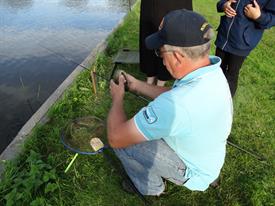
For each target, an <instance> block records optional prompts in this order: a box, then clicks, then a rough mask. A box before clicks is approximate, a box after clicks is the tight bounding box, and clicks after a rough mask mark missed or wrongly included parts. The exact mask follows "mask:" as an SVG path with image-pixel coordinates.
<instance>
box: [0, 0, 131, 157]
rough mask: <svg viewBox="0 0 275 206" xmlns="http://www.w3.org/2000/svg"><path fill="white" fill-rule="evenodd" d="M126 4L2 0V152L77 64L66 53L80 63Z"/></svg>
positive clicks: (99, 0)
mask: <svg viewBox="0 0 275 206" xmlns="http://www.w3.org/2000/svg"><path fill="white" fill-rule="evenodd" d="M128 9H129V7H128V0H78V1H77V0H51V1H41V0H0V19H1V24H0V31H1V32H0V35H1V36H0V152H1V151H2V150H3V149H4V147H5V146H6V145H7V144H8V143H9V142H10V141H11V140H12V138H13V137H14V136H15V135H16V134H17V132H18V130H19V129H20V128H21V126H22V125H23V124H24V123H25V122H26V121H27V120H28V119H29V118H30V116H31V115H32V114H33V112H34V111H35V110H36V109H38V108H39V106H40V105H41V104H42V103H43V102H44V101H45V100H46V99H47V98H48V96H49V95H50V94H51V93H52V92H53V91H54V90H55V89H56V88H57V87H58V85H60V83H61V82H62V81H63V80H64V79H65V78H66V76H68V75H69V74H70V73H71V71H72V70H73V69H74V68H75V66H76V65H75V64H73V63H72V62H69V61H67V60H66V59H64V58H62V56H65V57H66V58H68V59H71V60H73V61H74V62H79V63H81V62H82V60H83V59H85V57H86V56H87V55H88V54H89V53H90V52H91V51H92V50H93V48H95V47H96V45H97V44H98V43H99V42H100V41H101V40H103V39H104V38H105V37H106V36H107V35H108V33H109V32H110V31H111V30H112V28H113V27H114V26H115V25H116V24H117V23H118V22H119V21H120V19H121V18H122V16H123V15H124V14H125V13H126V12H127V11H128ZM47 48H48V49H47ZM51 51H54V52H51ZM57 54H60V55H57Z"/></svg>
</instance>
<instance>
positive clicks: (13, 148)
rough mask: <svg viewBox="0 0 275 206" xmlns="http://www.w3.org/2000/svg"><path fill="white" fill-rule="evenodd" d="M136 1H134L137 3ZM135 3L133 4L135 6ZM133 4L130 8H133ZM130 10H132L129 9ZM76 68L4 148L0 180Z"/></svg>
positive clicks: (78, 69)
mask: <svg viewBox="0 0 275 206" xmlns="http://www.w3.org/2000/svg"><path fill="white" fill-rule="evenodd" d="M137 2H138V1H136V3H137ZM136 3H135V4H136ZM135 4H134V5H133V6H132V7H134V6H135ZM131 10H132V8H131ZM128 14H129V12H127V13H126V14H125V15H124V16H123V17H122V19H121V20H120V21H119V22H118V24H117V26H115V27H114V28H113V29H112V30H111V31H110V33H109V34H108V35H107V37H106V38H105V39H104V40H102V41H101V42H100V43H99V44H98V45H97V46H96V48H95V49H93V50H92V52H91V53H90V54H89V55H88V57H86V58H85V59H84V61H83V62H82V63H80V64H79V65H82V66H84V67H87V68H89V67H90V66H91V65H92V64H93V63H94V62H95V60H96V56H97V55H98V54H99V53H100V52H102V51H104V50H105V49H106V47H107V39H108V38H109V37H110V36H111V35H112V34H113V33H114V32H115V31H116V30H117V29H118V28H119V27H120V26H121V25H122V24H123V23H124V21H125V18H126V17H127V15H128ZM79 65H78V66H77V67H76V68H75V69H74V70H73V71H72V73H71V74H70V75H69V76H68V77H67V78H66V79H65V80H64V81H63V82H62V83H61V85H60V86H59V87H58V88H57V89H56V90H55V91H54V92H53V93H52V94H51V95H50V97H49V98H48V99H47V100H46V101H45V102H44V103H43V104H42V106H41V107H40V108H39V109H38V110H37V111H36V112H35V113H34V114H33V115H32V117H31V118H30V119H29V120H28V121H27V122H26V123H25V124H24V126H23V127H22V128H21V129H20V130H19V132H18V133H17V135H16V137H15V138H14V139H13V141H12V142H11V143H10V144H9V145H8V146H7V147H6V149H5V150H4V151H3V152H2V153H1V155H0V180H1V178H2V174H3V172H4V171H5V162H7V161H10V160H13V159H15V158H16V157H17V156H18V155H19V154H20V153H21V152H22V149H23V144H24V142H25V141H26V139H27V138H28V136H29V135H30V134H31V132H32V130H33V128H34V127H35V126H36V125H37V124H38V123H39V122H43V121H42V120H43V119H44V118H45V117H46V115H47V112H48V110H49V109H50V108H51V107H52V106H53V105H54V103H56V102H57V100H59V99H60V97H61V96H62V95H63V93H64V92H65V91H66V89H67V88H68V87H69V86H70V85H71V84H72V83H73V81H74V80H75V79H76V77H77V76H78V75H79V74H80V72H81V71H83V70H84V68H83V67H82V66H79Z"/></svg>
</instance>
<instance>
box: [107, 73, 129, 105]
mask: <svg viewBox="0 0 275 206" xmlns="http://www.w3.org/2000/svg"><path fill="white" fill-rule="evenodd" d="M125 82H126V79H125V78H124V76H123V75H120V76H119V82H118V84H116V83H115V82H114V80H111V81H110V93H111V96H112V99H113V101H122V99H123V97H124V94H125V86H124V84H125Z"/></svg>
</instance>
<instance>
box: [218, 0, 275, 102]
mask: <svg viewBox="0 0 275 206" xmlns="http://www.w3.org/2000/svg"><path fill="white" fill-rule="evenodd" d="M217 10H218V12H224V13H225V15H224V16H222V17H221V21H220V25H219V28H218V35H217V39H216V42H215V44H216V56H219V57H220V58H221V59H222V64H221V68H222V70H223V72H224V74H225V76H226V78H227V81H228V83H229V87H230V91H231V95H232V97H233V96H234V95H235V92H236V89H237V84H238V76H239V71H240V68H241V66H242V64H243V62H244V60H245V58H246V57H247V56H248V55H249V53H250V52H251V51H252V50H253V49H254V48H255V47H256V45H257V44H258V43H259V41H260V40H261V38H262V35H263V32H264V30H265V29H268V28H270V27H272V26H274V25H275V0H258V1H256V0H253V1H251V0H220V1H219V2H218V3H217Z"/></svg>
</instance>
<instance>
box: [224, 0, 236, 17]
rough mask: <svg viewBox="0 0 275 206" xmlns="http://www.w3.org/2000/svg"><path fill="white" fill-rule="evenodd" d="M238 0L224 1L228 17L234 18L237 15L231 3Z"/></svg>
mask: <svg viewBox="0 0 275 206" xmlns="http://www.w3.org/2000/svg"><path fill="white" fill-rule="evenodd" d="M236 2H237V1H236V0H228V1H227V2H225V3H224V5H223V11H224V13H225V15H226V16H227V17H229V18H232V17H234V16H236V15H237V13H236V11H235V10H234V9H233V8H232V7H231V4H232V3H236Z"/></svg>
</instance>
